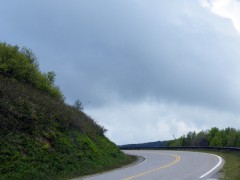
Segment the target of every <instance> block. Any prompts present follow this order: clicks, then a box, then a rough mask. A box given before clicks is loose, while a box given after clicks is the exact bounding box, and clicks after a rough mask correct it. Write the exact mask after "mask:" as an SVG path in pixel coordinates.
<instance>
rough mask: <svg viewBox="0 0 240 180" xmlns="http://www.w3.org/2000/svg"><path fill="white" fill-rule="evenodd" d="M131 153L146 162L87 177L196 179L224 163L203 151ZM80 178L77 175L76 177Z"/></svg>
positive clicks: (94, 179)
mask: <svg viewBox="0 0 240 180" xmlns="http://www.w3.org/2000/svg"><path fill="white" fill-rule="evenodd" d="M124 152H125V153H127V154H131V155H136V156H142V157H144V158H142V159H143V161H142V162H140V163H138V164H135V165H131V166H128V167H124V168H121V169H117V170H114V171H110V172H107V173H103V174H98V175H93V176H88V177H84V178H79V179H84V180H175V179H176V180H196V179H203V180H204V179H210V178H211V179H212V178H213V176H214V175H215V174H216V173H217V172H218V171H219V170H220V169H221V167H222V166H223V160H222V158H221V157H219V156H216V155H213V154H207V153H199V152H187V151H163V150H161V151H160V150H128V151H124ZM75 180H76V179H75Z"/></svg>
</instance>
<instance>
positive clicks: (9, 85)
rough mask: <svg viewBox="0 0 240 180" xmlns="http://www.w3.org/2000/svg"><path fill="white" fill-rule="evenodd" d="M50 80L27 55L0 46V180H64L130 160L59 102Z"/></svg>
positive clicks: (61, 99) (82, 117)
mask: <svg viewBox="0 0 240 180" xmlns="http://www.w3.org/2000/svg"><path fill="white" fill-rule="evenodd" d="M54 77H55V76H54V73H53V72H50V73H47V74H43V73H41V72H40V70H39V69H38V65H37V62H36V59H35V56H34V55H33V54H32V53H31V51H29V50H27V49H22V50H19V48H18V47H17V46H10V45H8V44H5V43H0V128H1V131H0V154H1V156H0V179H67V178H70V177H76V176H82V175H85V174H89V173H94V172H99V171H102V170H106V169H109V168H113V167H117V166H120V165H123V164H126V163H129V162H130V161H131V160H132V159H131V158H130V157H128V156H125V155H124V154H123V153H122V152H120V150H119V149H118V148H117V147H116V145H115V144H113V143H112V142H110V141H109V140H108V139H107V138H106V137H105V136H104V132H105V129H104V128H103V127H101V126H99V125H98V124H97V123H96V122H95V121H94V120H92V119H91V118H90V117H89V116H87V115H86V114H85V113H83V112H82V111H80V110H79V109H77V108H75V107H72V106H69V105H66V104H65V103H64V97H63V95H62V93H61V92H60V90H59V88H58V87H57V86H55V85H54Z"/></svg>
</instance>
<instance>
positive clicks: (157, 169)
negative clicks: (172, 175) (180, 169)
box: [122, 153, 181, 180]
mask: <svg viewBox="0 0 240 180" xmlns="http://www.w3.org/2000/svg"><path fill="white" fill-rule="evenodd" d="M152 154H161V155H168V156H172V157H175V160H174V161H171V162H170V163H168V164H165V165H162V166H160V167H158V168H155V169H152V170H149V171H146V172H142V173H139V174H136V175H134V176H130V177H127V178H124V179H122V180H131V179H136V178H139V177H142V176H145V175H147V174H150V173H154V172H157V171H160V170H161V169H165V168H168V167H170V166H172V165H174V164H176V163H178V162H179V161H180V159H181V157H180V156H178V155H175V154H164V153H152Z"/></svg>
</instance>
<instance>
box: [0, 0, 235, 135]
mask: <svg viewBox="0 0 240 180" xmlns="http://www.w3.org/2000/svg"><path fill="white" fill-rule="evenodd" d="M0 27H1V29H0V37H1V41H7V42H9V43H13V44H19V45H24V46H27V47H30V48H32V49H33V51H34V52H35V53H36V54H37V57H38V58H39V62H40V67H41V69H42V70H43V71H50V70H54V71H55V72H56V73H57V82H56V83H57V84H58V85H60V88H61V89H62V90H63V92H64V94H65V95H66V98H67V102H68V103H73V102H74V101H75V100H76V99H80V100H81V101H82V102H83V104H84V106H85V108H86V110H87V111H89V112H90V113H91V114H93V115H95V114H96V111H97V109H100V110H105V109H103V108H106V107H108V108H109V107H111V106H112V104H113V103H115V102H116V101H119V102H122V103H125V104H136V105H137V104H139V102H144V101H145V99H146V98H151V99H154V101H157V102H159V103H166V104H169V103H170V104H172V103H176V104H177V106H178V107H179V109H181V108H180V107H181V106H188V107H190V106H192V107H199V108H203V109H209V110H206V111H205V110H204V111H201V112H209V111H215V110H216V111H217V112H218V113H220V111H224V112H226V113H227V112H232V113H236V112H239V107H240V103H239V102H240V101H239V100H240V94H239V92H240V86H239V82H238V79H239V78H238V77H240V62H239V57H240V51H239V49H240V36H239V34H238V33H237V32H236V31H235V29H234V27H233V25H232V23H231V21H230V20H228V19H223V18H221V17H218V16H215V15H214V14H212V13H211V12H210V11H209V10H208V9H205V8H203V7H202V5H201V3H199V2H198V1H190V0H183V1H178V0H175V1H171V2H167V1H159V0H152V1H145V0H141V1H139V0H131V1H129V0H126V1H111V0H103V1H96V0H83V1H77V0H69V1H64V0H63V1H57V0H52V1H48V0H43V1H30V0H22V1H14V0H9V1H6V2H4V3H2V5H1V7H0ZM119 105H120V104H119ZM108 108H106V109H108ZM115 108H117V107H115ZM109 109H110V108H109ZM170 109H172V108H170ZM190 109H191V108H190ZM111 111H112V112H116V111H114V110H111ZM189 111H191V110H189ZM133 112H135V110H134V111H133ZM171 112H172V110H169V111H168V113H171ZM105 113H106V114H107V112H105ZM109 113H110V112H109ZM103 114H104V113H103ZM179 114H180V113H178V114H177V115H176V119H177V118H179V119H184V118H183V117H181V118H180V115H179ZM200 114H201V113H198V116H200ZM210 114H211V113H210ZM102 116H104V115H102ZM113 116H114V115H112V119H114V118H113ZM115 116H117V113H116V114H115ZM189 116H190V115H189ZM184 117H185V118H186V119H189V120H191V121H193V123H195V124H194V125H192V126H191V127H189V128H186V129H191V128H193V129H194V127H197V124H199V123H200V121H197V120H196V116H194V118H193V117H191V118H190V117H188V114H187V113H184ZM224 117H227V116H224ZM96 118H100V119H103V118H102V117H100V116H99V115H98V116H97V117H96ZM199 118H200V119H201V116H200V117H199ZM105 122H106V121H104V120H102V121H101V122H100V123H103V124H105ZM132 122H133V123H134V122H135V121H134V120H132ZM159 122H161V120H159ZM182 122H184V123H186V122H185V121H184V120H182ZM204 122H205V123H207V122H206V121H204ZM146 123H147V122H146ZM150 123H152V124H153V125H154V124H157V122H152V121H151V122H150ZM143 124H144V123H143ZM113 126H114V125H112V126H111V127H112V128H113V129H115V130H116V127H113ZM143 126H144V125H143ZM172 127H173V126H172ZM202 127H204V126H202ZM169 128H171V127H169ZM119 131H121V130H119ZM112 133H113V132H112ZM133 136H134V135H133Z"/></svg>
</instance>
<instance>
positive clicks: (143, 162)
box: [136, 156, 147, 165]
mask: <svg viewBox="0 0 240 180" xmlns="http://www.w3.org/2000/svg"><path fill="white" fill-rule="evenodd" d="M142 157H144V159H145V160H144V161H143V162H141V163H139V164H136V165H140V164H143V163H145V162H146V161H147V157H146V156H142Z"/></svg>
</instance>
